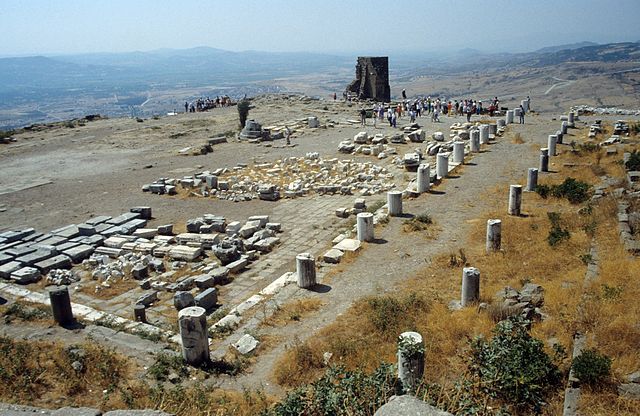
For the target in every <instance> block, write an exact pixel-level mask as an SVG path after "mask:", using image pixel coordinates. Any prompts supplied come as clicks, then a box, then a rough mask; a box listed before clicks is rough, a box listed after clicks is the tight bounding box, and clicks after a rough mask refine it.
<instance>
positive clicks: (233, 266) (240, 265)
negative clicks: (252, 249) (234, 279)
mask: <svg viewBox="0 0 640 416" xmlns="http://www.w3.org/2000/svg"><path fill="white" fill-rule="evenodd" d="M248 263H249V260H248V259H247V257H246V256H242V257H241V258H240V259H239V260H236V261H234V262H231V263H229V264H227V265H226V266H225V267H226V268H227V269H228V270H229V272H231V273H239V272H240V271H241V270H242V269H244V268H245V267H246V266H247V264H248Z"/></svg>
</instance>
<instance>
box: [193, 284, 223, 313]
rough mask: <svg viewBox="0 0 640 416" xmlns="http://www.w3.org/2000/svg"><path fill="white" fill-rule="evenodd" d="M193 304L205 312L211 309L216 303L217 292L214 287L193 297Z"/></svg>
mask: <svg viewBox="0 0 640 416" xmlns="http://www.w3.org/2000/svg"><path fill="white" fill-rule="evenodd" d="M195 303H196V306H200V307H201V308H205V309H207V310H209V309H211V308H213V307H214V306H216V304H217V303H218V290H217V289H216V288H215V287H210V288H209V289H206V290H205V291H204V292H201V293H199V294H198V295H197V296H196V297H195Z"/></svg>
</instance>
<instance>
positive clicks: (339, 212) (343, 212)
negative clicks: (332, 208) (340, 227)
mask: <svg viewBox="0 0 640 416" xmlns="http://www.w3.org/2000/svg"><path fill="white" fill-rule="evenodd" d="M336 217H338V218H348V217H349V210H348V209H347V208H337V209H336Z"/></svg>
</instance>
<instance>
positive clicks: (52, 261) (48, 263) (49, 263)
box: [34, 254, 71, 274]
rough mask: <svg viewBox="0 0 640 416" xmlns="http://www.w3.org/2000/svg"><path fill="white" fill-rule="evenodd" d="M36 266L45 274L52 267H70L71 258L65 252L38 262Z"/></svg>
mask: <svg viewBox="0 0 640 416" xmlns="http://www.w3.org/2000/svg"><path fill="white" fill-rule="evenodd" d="M34 267H36V268H38V269H40V271H41V272H42V273H43V274H46V273H49V270H51V269H70V268H71V258H69V256H65V255H64V254H58V255H57V256H54V257H51V258H48V259H45V260H42V261H40V262H38V263H36V264H35V265H34Z"/></svg>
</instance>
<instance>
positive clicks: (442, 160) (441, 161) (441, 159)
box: [436, 153, 449, 179]
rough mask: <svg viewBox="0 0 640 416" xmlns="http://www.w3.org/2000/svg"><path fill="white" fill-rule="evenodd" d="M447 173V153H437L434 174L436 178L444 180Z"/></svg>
mask: <svg viewBox="0 0 640 416" xmlns="http://www.w3.org/2000/svg"><path fill="white" fill-rule="evenodd" d="M448 173H449V153H438V156H437V158H436V174H437V176H438V178H440V179H442V178H446V177H447V174H448Z"/></svg>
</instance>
